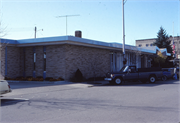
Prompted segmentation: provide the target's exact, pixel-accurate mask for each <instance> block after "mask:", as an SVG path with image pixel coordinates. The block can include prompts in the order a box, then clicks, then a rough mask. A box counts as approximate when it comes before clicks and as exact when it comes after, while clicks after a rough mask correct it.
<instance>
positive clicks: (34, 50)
mask: <svg viewBox="0 0 180 123" xmlns="http://www.w3.org/2000/svg"><path fill="white" fill-rule="evenodd" d="M33 52H34V53H33V55H34V71H35V70H36V49H35V47H33Z"/></svg>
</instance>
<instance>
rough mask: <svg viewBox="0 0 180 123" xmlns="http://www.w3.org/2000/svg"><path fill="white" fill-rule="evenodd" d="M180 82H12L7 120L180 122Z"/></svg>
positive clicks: (4, 106) (5, 103) (5, 104)
mask: <svg viewBox="0 0 180 123" xmlns="http://www.w3.org/2000/svg"><path fill="white" fill-rule="evenodd" d="M179 83H180V82H179V81H178V80H168V81H157V82H156V83H155V84H150V83H146V84H142V83H140V82H135V83H132V82H129V83H123V84H122V85H110V84H108V83H107V82H105V81H104V82H95V83H93V82H91V83H63V84H62V83H61V84H60V83H59V84H57V83H56V84H53V83H51V84H42V83H39V84H38V83H33V84H31V83H10V86H11V88H12V90H13V91H12V93H8V94H5V95H3V97H1V115H0V116H1V123H6V122H17V123H19V122H21V123H23V122H30V123H31V122H32V123H39V122H40V123H41V122H43V123H50V122H51V123H59V122H63V123H64V122H67V123H77V122H78V123H79V122H80V123H82V122H93V123H97V122H98V123H102V122H108V123H116V122H118V123H134V122H137V123H145V122H146V123H178V122H180V119H179V116H180V115H179V114H180V113H179V112H180V110H179V102H180V98H179V95H180V93H179V89H180V86H179Z"/></svg>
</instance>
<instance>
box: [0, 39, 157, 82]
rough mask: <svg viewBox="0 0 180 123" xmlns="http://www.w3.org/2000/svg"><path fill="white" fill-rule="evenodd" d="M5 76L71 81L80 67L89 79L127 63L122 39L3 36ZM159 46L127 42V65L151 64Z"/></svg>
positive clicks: (2, 55) (2, 66)
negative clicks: (11, 38)
mask: <svg viewBox="0 0 180 123" xmlns="http://www.w3.org/2000/svg"><path fill="white" fill-rule="evenodd" d="M0 42H1V45H0V48H1V56H0V58H1V60H0V65H1V79H3V78H4V77H5V76H6V77H10V78H16V77H19V76H24V77H27V76H32V77H37V76H42V77H43V78H46V77H53V78H59V77H62V78H64V79H65V80H66V81H69V79H70V78H71V77H73V75H74V73H75V72H76V70H77V69H79V70H80V71H81V72H82V74H83V76H84V77H85V78H86V79H87V78H90V77H94V76H96V77H100V76H101V77H102V76H105V74H106V73H107V72H109V71H118V70H120V69H121V68H122V66H123V62H122V61H123V53H122V44H121V43H106V42H102V41H96V40H90V39H85V38H80V37H74V36H59V37H46V38H36V39H23V40H9V39H0ZM156 49H158V48H157V47H155V49H146V48H142V47H136V46H131V45H125V51H126V58H127V65H136V66H137V67H138V68H141V67H151V63H150V60H149V59H148V58H149V56H151V55H156V53H157V51H156Z"/></svg>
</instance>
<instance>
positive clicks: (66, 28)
mask: <svg viewBox="0 0 180 123" xmlns="http://www.w3.org/2000/svg"><path fill="white" fill-rule="evenodd" d="M72 16H80V15H64V16H56V18H61V17H66V35H67V17H72Z"/></svg>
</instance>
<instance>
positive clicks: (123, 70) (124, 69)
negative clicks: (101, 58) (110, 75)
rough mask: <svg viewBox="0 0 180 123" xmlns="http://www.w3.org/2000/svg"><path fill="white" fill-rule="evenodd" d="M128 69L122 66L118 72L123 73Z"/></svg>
mask: <svg viewBox="0 0 180 123" xmlns="http://www.w3.org/2000/svg"><path fill="white" fill-rule="evenodd" d="M127 69H128V66H124V67H122V68H121V70H120V72H125V71H126V70H127Z"/></svg>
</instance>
